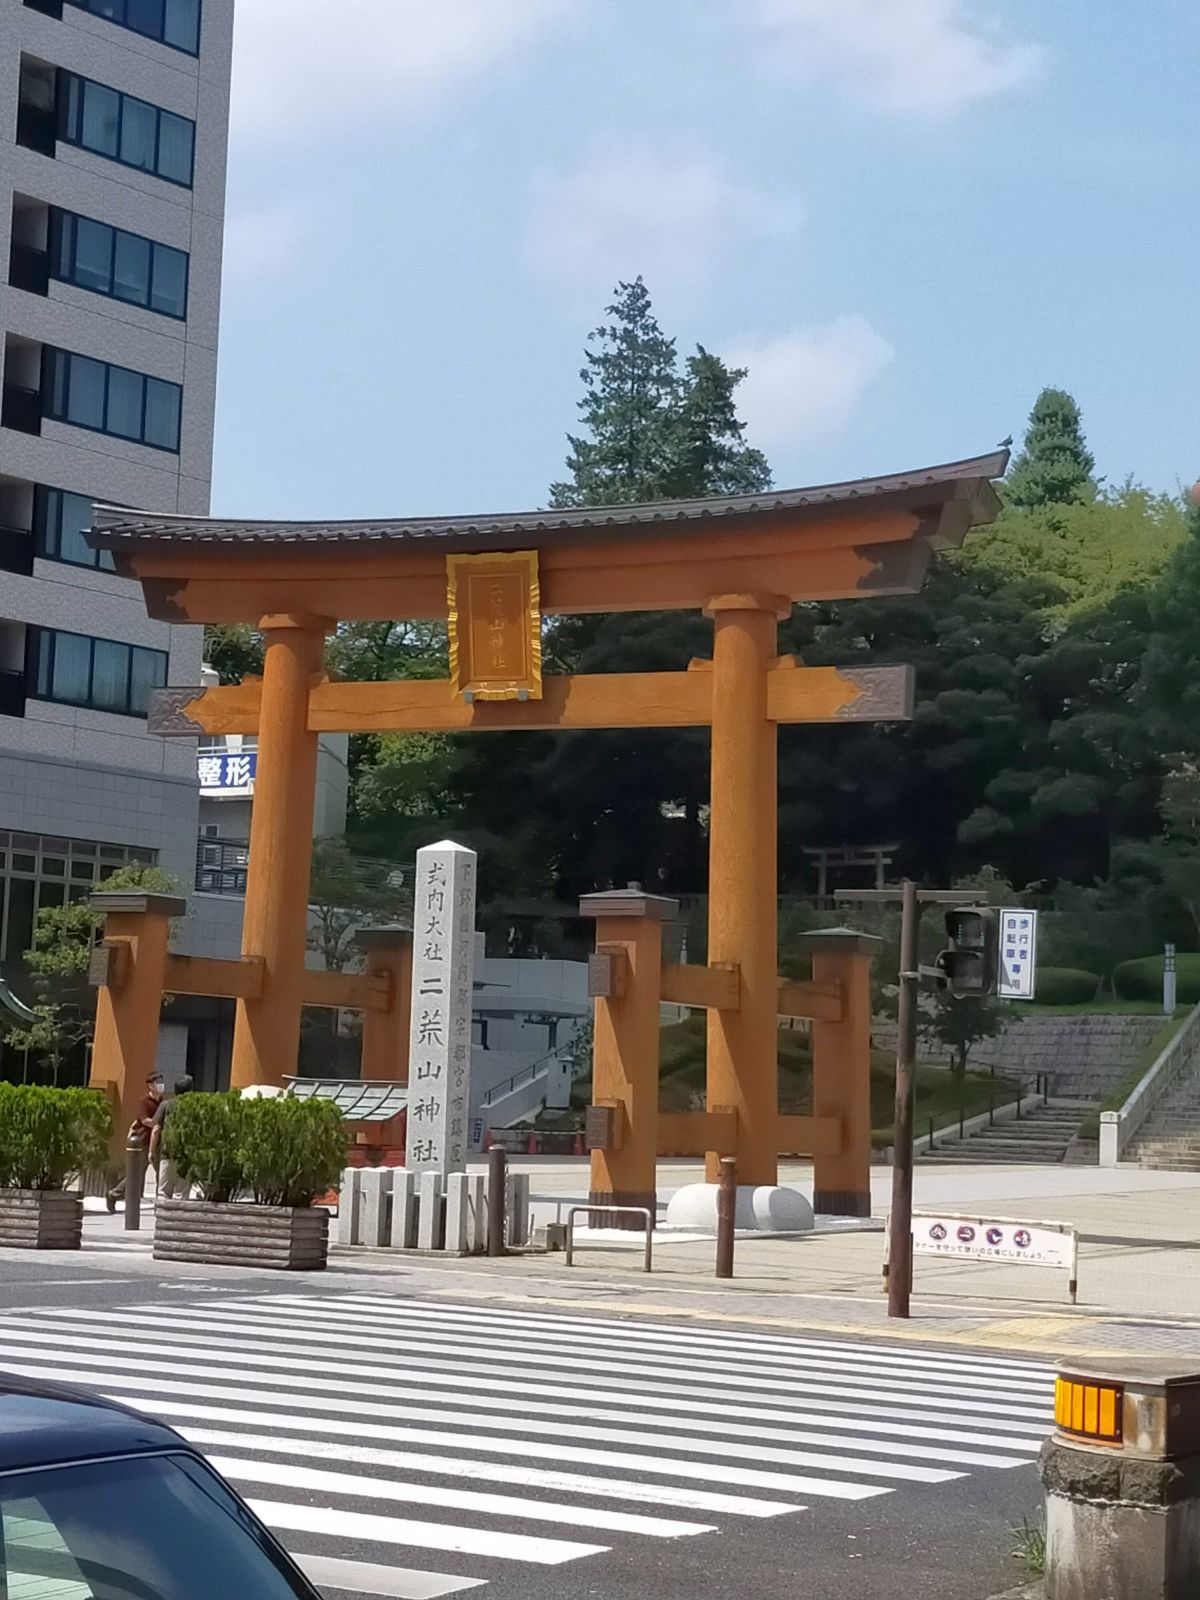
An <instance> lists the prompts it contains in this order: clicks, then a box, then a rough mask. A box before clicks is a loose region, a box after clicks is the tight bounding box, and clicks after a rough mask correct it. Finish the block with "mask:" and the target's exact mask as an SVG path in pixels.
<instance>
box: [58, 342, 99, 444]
mask: <svg viewBox="0 0 1200 1600" xmlns="http://www.w3.org/2000/svg"><path fill="white" fill-rule="evenodd" d="M65 359H66V362H67V369H68V370H67V406H66V414H67V421H68V422H74V423H77V424H78V425H79V427H81V428H102V427H103V426H104V379H105V376H106V369H105V365H104V363H103V361H93V360H92V359H91V357H90V356H70V357H68V358H65Z"/></svg>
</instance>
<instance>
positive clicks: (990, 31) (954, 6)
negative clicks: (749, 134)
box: [753, 0, 1044, 117]
mask: <svg viewBox="0 0 1200 1600" xmlns="http://www.w3.org/2000/svg"><path fill="white" fill-rule="evenodd" d="M753 16H754V20H755V22H756V23H757V24H758V26H759V27H760V28H761V29H762V30H763V31H764V32H765V33H766V34H767V36H768V42H769V49H770V58H769V59H770V63H771V65H772V67H773V68H774V69H778V68H784V69H787V70H791V71H794V72H798V73H800V74H801V75H802V76H803V77H805V78H806V79H808V80H814V81H820V82H822V83H828V82H830V81H831V80H832V81H833V82H835V83H837V84H838V85H839V87H842V86H848V87H849V88H850V89H851V91H852V92H853V93H856V94H859V95H862V96H864V97H865V98H867V99H868V100H869V101H870V102H872V103H873V104H874V105H876V106H877V107H879V108H880V109H881V110H884V111H895V112H902V113H907V114H912V115H917V116H930V117H938V116H946V115H949V114H952V113H954V112H957V111H960V110H962V108H963V107H965V106H967V105H969V104H970V103H971V102H972V101H975V100H983V99H986V98H987V97H988V96H990V95H997V94H1003V93H1005V92H1006V91H1008V90H1011V89H1016V88H1019V87H1020V86H1021V85H1022V84H1025V83H1027V82H1028V81H1029V80H1030V79H1032V78H1034V77H1035V76H1036V75H1037V73H1038V72H1039V71H1040V69H1041V67H1042V63H1043V59H1044V55H1043V51H1042V50H1041V48H1040V46H1038V45H1035V44H1026V43H1021V42H1018V41H1014V40H1010V39H1006V38H1004V37H1002V36H1001V35H1000V33H999V32H997V31H996V30H995V29H994V28H993V27H992V26H991V25H990V20H989V17H988V16H987V15H986V14H985V11H984V8H983V7H981V6H980V5H978V4H976V3H975V0H754V12H753Z"/></svg>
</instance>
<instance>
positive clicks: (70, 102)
mask: <svg viewBox="0 0 1200 1600" xmlns="http://www.w3.org/2000/svg"><path fill="white" fill-rule="evenodd" d="M59 104H60V108H61V110H60V124H59V137H60V138H61V139H64V140H65V141H66V142H67V143H68V144H76V145H78V146H79V147H80V149H82V150H91V151H92V152H93V153H94V154H95V155H98V156H107V157H108V159H109V160H110V161H119V162H121V164H122V165H123V166H126V167H137V168H138V170H139V171H141V172H152V173H154V174H155V176H156V177H159V178H164V179H165V180H166V181H167V182H168V183H177V184H181V185H182V186H183V187H184V188H185V189H190V188H191V186H192V158H193V147H194V145H195V139H196V124H195V123H194V122H191V121H189V120H188V118H187V117H177V116H176V115H175V113H174V112H173V111H163V110H162V109H161V108H160V107H159V106H153V105H151V104H150V102H149V101H148V100H138V99H136V98H135V97H134V96H133V95H131V94H120V93H119V92H118V91H117V90H116V89H110V88H108V86H107V85H106V84H103V83H96V82H95V81H94V80H93V79H91V78H81V77H79V76H78V75H77V74H75V73H73V72H64V73H62V74H60V88H59Z"/></svg>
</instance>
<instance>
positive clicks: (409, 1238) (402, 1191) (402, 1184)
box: [391, 1167, 417, 1250]
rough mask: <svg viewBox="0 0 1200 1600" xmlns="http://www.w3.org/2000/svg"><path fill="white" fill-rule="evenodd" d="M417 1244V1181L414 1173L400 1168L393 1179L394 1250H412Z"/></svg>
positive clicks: (392, 1239) (392, 1234) (392, 1241)
mask: <svg viewBox="0 0 1200 1600" xmlns="http://www.w3.org/2000/svg"><path fill="white" fill-rule="evenodd" d="M416 1242H417V1180H416V1177H415V1176H414V1174H413V1173H411V1172H405V1171H404V1169H403V1168H402V1167H398V1168H397V1169H396V1172H395V1176H394V1177H393V1178H392V1226H391V1244H392V1249H393V1250H411V1249H412V1247H413V1246H414V1245H415V1244H416Z"/></svg>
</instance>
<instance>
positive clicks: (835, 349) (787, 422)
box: [723, 316, 895, 449]
mask: <svg viewBox="0 0 1200 1600" xmlns="http://www.w3.org/2000/svg"><path fill="white" fill-rule="evenodd" d="M723 354H724V357H725V360H726V361H727V362H728V363H729V364H730V366H734V367H745V368H746V369H747V373H746V377H745V379H744V381H743V382H742V384H741V386H740V387H739V389H738V392H737V404H738V411H739V413H740V414H741V417H742V419H743V421H744V422H745V423H746V437H747V439H748V440H749V441H750V442H751V443H752V444H755V445H758V446H759V447H760V448H763V449H769V448H770V447H771V446H773V445H774V446H780V445H794V444H798V443H799V444H803V443H808V442H811V441H814V440H817V439H822V438H827V437H828V436H829V435H831V434H834V433H836V432H837V431H838V430H839V429H840V428H842V427H843V426H844V425H845V423H846V422H847V421H848V420H849V418H850V416H851V414H852V413H853V412H854V410H855V408H856V407H857V405H858V403H859V401H860V400H861V399H862V397H863V395H864V393H865V392H866V390H867V389H868V388H869V387H870V385H871V384H872V383H873V382H874V381H875V379H876V378H878V377H879V375H880V374H881V373H882V372H883V370H884V369H885V368H886V367H887V366H888V365H889V363H890V362H891V361H892V359H893V358H894V356H895V351H894V350H893V348H892V346H891V345H890V344H889V343H888V341H887V340H886V339H885V338H883V336H882V335H881V334H878V333H876V331H875V329H874V328H872V327H871V325H870V323H869V322H868V321H867V320H866V318H865V317H860V316H842V317H835V318H834V319H833V321H832V322H829V323H826V324H825V325H824V326H822V327H812V328H797V329H794V330H793V331H792V332H791V333H785V334H782V335H780V336H779V337H777V338H774V339H766V340H762V341H759V342H757V343H756V342H753V341H747V342H745V343H743V344H741V345H740V346H738V347H737V348H735V349H732V350H727V351H725V352H723Z"/></svg>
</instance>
